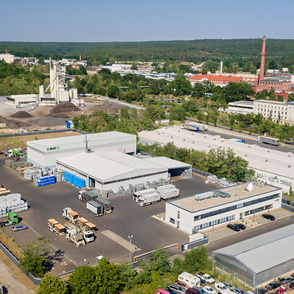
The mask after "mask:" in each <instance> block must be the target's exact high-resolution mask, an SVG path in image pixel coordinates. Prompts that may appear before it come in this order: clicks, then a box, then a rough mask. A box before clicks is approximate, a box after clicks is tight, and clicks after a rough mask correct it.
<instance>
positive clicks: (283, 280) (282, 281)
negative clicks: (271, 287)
mask: <svg viewBox="0 0 294 294" xmlns="http://www.w3.org/2000/svg"><path fill="white" fill-rule="evenodd" d="M293 280H294V278H293V277H291V276H285V277H282V278H279V282H281V283H282V284H288V283H290V282H292V281H293Z"/></svg>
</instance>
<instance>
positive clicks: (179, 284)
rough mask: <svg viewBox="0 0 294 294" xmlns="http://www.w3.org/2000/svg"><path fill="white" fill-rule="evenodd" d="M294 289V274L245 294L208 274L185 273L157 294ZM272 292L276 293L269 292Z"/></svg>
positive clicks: (257, 293) (235, 293)
mask: <svg viewBox="0 0 294 294" xmlns="http://www.w3.org/2000/svg"><path fill="white" fill-rule="evenodd" d="M206 284H210V285H206ZM201 286H203V288H202V287H201ZM292 289H294V273H293V274H292V275H291V276H284V277H282V278H279V279H278V280H277V281H273V282H271V283H269V284H268V285H267V286H266V287H264V288H257V289H256V290H255V291H254V292H253V291H247V292H246V293H245V292H244V291H243V290H242V289H239V288H236V287H235V286H233V285H232V284H231V283H230V282H227V281H224V282H215V280H214V279H213V278H212V277H211V276H210V275H208V274H204V273H199V274H197V275H192V274H189V273H187V272H184V273H182V274H180V275H179V276H178V280H177V281H175V282H174V284H170V285H169V286H168V290H163V289H158V290H157V291H156V294H181V293H182V294H217V293H218V294H265V293H268V294H270V293H272V294H274V293H275V294H281V293H283V292H286V291H290V290H292ZM271 290H274V291H273V292H269V291H271Z"/></svg>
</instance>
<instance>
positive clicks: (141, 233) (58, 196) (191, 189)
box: [0, 156, 217, 273]
mask: <svg viewBox="0 0 294 294" xmlns="http://www.w3.org/2000/svg"><path fill="white" fill-rule="evenodd" d="M5 159H7V158H5V157H4V156H3V157H0V178H1V183H0V184H2V185H3V186H5V188H7V189H9V190H11V191H12V192H17V193H20V194H21V195H22V198H23V199H25V200H26V201H27V202H28V204H29V206H30V208H29V210H27V211H24V212H21V213H19V216H20V217H21V218H22V221H21V224H25V225H27V226H28V227H29V229H28V230H25V231H20V232H12V230H11V227H7V228H5V229H4V230H5V232H6V233H7V234H8V235H9V236H10V237H12V238H13V239H15V242H16V243H17V244H19V245H20V247H21V248H25V247H26V245H27V244H29V243H31V242H32V241H34V239H35V237H37V236H38V235H43V236H45V237H46V238H49V239H50V241H51V244H50V251H51V253H53V252H55V251H57V250H62V251H64V252H65V257H63V258H61V259H60V260H59V258H58V260H56V262H55V266H54V273H61V272H64V271H68V270H71V269H74V268H75V267H76V265H83V264H95V263H96V257H97V256H99V255H104V256H105V257H106V258H107V259H109V260H111V261H113V262H121V261H123V260H128V259H129V246H128V245H129V239H128V236H130V235H132V236H133V238H132V244H133V245H134V246H135V247H136V248H137V249H134V250H132V251H133V252H132V256H136V255H139V254H142V253H145V252H148V251H151V250H154V249H156V248H157V247H158V246H167V245H170V244H174V243H179V244H183V243H185V242H187V241H188V235H187V234H186V233H183V232H181V231H179V230H177V229H175V228H173V227H171V226H170V225H167V224H165V223H164V222H162V221H159V220H157V219H156V218H154V217H152V216H153V215H157V214H161V213H163V212H164V210H165V202H163V201H162V202H160V203H157V204H155V205H150V206H147V207H139V206H137V204H136V203H134V202H133V201H132V195H130V194H127V195H123V196H119V195H117V196H113V197H111V198H109V200H110V201H111V203H112V206H113V207H114V210H113V213H112V214H110V215H104V216H102V217H95V216H93V215H92V214H90V213H88V212H87V211H86V208H85V203H83V202H81V201H80V200H78V188H76V187H74V186H72V185H71V184H68V183H66V182H59V183H56V184H54V185H49V186H44V187H36V186H35V185H34V184H33V182H32V181H28V180H25V179H24V178H23V177H22V176H21V175H20V174H19V173H17V172H16V171H15V170H13V169H10V168H9V167H6V166H4V161H5ZM204 181H205V178H202V177H198V176H193V179H182V180H178V179H177V180H176V181H175V182H174V184H175V185H176V186H177V187H178V188H179V189H180V191H181V197H184V196H189V195H192V194H196V193H200V192H204V191H209V190H212V189H216V188H217V186H216V185H212V184H208V185H207V184H205V183H204ZM64 207H71V208H72V209H73V210H75V211H77V212H78V213H79V214H80V215H81V216H83V217H85V218H86V219H88V220H89V221H90V222H92V223H94V224H95V225H96V226H97V228H98V231H97V232H96V237H97V239H96V241H95V242H93V243H89V244H88V245H87V246H85V247H82V248H79V249H77V248H76V247H74V246H72V245H71V244H70V243H69V242H67V241H66V239H65V237H64V236H63V237H57V236H56V235H54V234H53V233H52V232H50V231H49V230H48V229H47V228H48V226H47V221H48V219H49V218H54V219H56V220H57V221H59V222H60V223H61V224H65V220H64V219H63V218H62V216H61V213H62V209H63V208H64ZM135 247H132V248H135ZM169 252H170V254H171V255H172V254H175V253H180V251H179V250H178V249H175V248H171V249H170V250H169Z"/></svg>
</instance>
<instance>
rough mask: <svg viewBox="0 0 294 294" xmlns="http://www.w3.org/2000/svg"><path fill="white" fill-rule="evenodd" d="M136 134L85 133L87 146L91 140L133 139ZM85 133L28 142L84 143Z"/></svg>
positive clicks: (47, 143) (44, 144)
mask: <svg viewBox="0 0 294 294" xmlns="http://www.w3.org/2000/svg"><path fill="white" fill-rule="evenodd" d="M135 137H136V135H132V134H126V133H121V132H105V133H95V134H87V140H88V142H89V147H91V141H97V140H98V141H102V140H107V141H111V140H116V139H118V138H119V139H122V138H125V139H134V138H135ZM85 138H86V135H79V136H72V137H60V138H54V139H43V140H35V141H29V142H28V143H29V144H33V145H38V146H41V147H51V146H61V145H71V144H77V143H84V144H85Z"/></svg>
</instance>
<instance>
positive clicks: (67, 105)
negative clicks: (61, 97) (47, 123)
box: [51, 102, 81, 113]
mask: <svg viewBox="0 0 294 294" xmlns="http://www.w3.org/2000/svg"><path fill="white" fill-rule="evenodd" d="M74 111H81V110H80V109H79V108H78V107H76V106H75V105H74V104H72V103H71V102H62V103H59V104H57V105H56V106H54V107H53V108H52V109H51V113H60V112H74Z"/></svg>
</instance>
